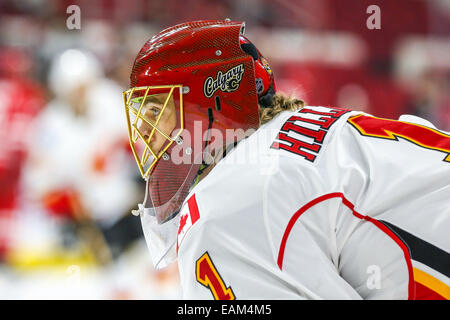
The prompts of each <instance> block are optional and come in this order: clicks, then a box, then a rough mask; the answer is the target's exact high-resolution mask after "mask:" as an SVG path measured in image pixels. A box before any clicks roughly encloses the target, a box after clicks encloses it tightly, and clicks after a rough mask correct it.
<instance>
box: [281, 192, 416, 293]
mask: <svg viewBox="0 0 450 320" xmlns="http://www.w3.org/2000/svg"><path fill="white" fill-rule="evenodd" d="M332 198H341V200H342V203H343V204H344V205H345V206H347V207H348V208H349V209H350V210H352V213H353V215H354V216H355V217H357V218H359V219H363V220H366V221H369V222H371V223H373V224H374V225H375V226H376V227H377V228H378V229H380V230H381V231H383V232H384V233H385V234H386V235H388V236H389V237H390V238H391V239H392V240H394V241H395V243H396V244H397V245H398V246H399V247H400V248H401V249H402V251H403V255H404V257H405V261H406V265H407V267H408V275H409V281H408V299H409V300H413V299H415V287H414V275H413V268H412V264H411V257H410V254H409V250H408V247H407V246H406V245H405V244H404V243H403V241H401V240H400V239H399V238H398V237H397V235H395V234H394V233H393V232H392V231H391V230H390V229H389V228H388V227H386V226H385V225H384V224H382V223H381V222H379V221H377V220H375V219H373V218H371V217H368V216H365V215H362V214H360V213H358V212H356V211H355V210H354V207H355V206H354V205H353V203H351V202H350V201H349V200H348V199H347V198H345V196H344V194H342V193H340V192H334V193H329V194H325V195H323V196H320V197H318V198H316V199H313V200H311V201H310V202H308V203H307V204H305V205H304V206H303V207H301V208H300V209H299V210H297V212H296V213H295V214H294V215H293V216H292V217H291V219H290V220H289V222H288V225H287V227H286V229H285V231H284V234H283V238H282V239H281V244H280V249H279V251H278V260H277V263H278V267H279V268H280V270H283V259H284V250H285V249H286V243H287V240H288V238H289V234H290V232H291V230H292V228H293V227H294V225H295V223H296V222H297V220H298V219H299V218H300V216H301V215H302V214H303V213H304V212H306V211H307V210H309V209H310V208H312V207H313V206H315V205H316V204H319V203H321V202H323V201H326V200H329V199H332Z"/></svg>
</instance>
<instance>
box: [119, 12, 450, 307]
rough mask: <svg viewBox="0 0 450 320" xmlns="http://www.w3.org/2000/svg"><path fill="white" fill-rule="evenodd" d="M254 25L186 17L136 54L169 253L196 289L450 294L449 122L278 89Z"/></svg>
mask: <svg viewBox="0 0 450 320" xmlns="http://www.w3.org/2000/svg"><path fill="white" fill-rule="evenodd" d="M243 33H244V24H243V23H239V22H233V21H228V20H227V21H196V22H191V23H186V24H181V25H177V26H174V27H172V28H169V29H166V30H163V31H162V32H160V33H159V34H157V35H155V36H154V37H153V38H151V39H150V40H149V41H148V42H147V43H146V44H145V45H144V46H143V47H142V49H141V51H140V52H139V54H138V56H137V58H136V61H135V63H134V66H133V69H132V72H131V86H130V89H129V90H127V91H125V92H124V103H125V109H126V111H127V124H128V130H129V137H130V145H131V148H132V151H133V153H134V155H135V157H136V161H137V164H138V167H139V170H140V172H141V174H142V176H143V178H144V179H145V180H146V181H147V189H146V191H147V192H146V197H145V199H144V201H143V203H142V204H139V209H138V210H136V211H134V213H135V214H136V215H137V214H139V215H140V218H141V221H142V226H143V230H144V234H145V237H146V240H147V244H148V247H149V249H150V252H151V255H152V259H153V262H154V264H155V267H156V268H162V267H165V266H167V265H169V264H170V263H171V262H173V261H175V259H178V266H179V270H180V277H181V284H182V287H183V297H184V298H187V299H448V298H450V289H449V285H450V280H449V276H450V259H449V257H450V255H449V251H450V241H449V240H450V236H449V233H448V230H449V228H450V135H449V134H448V133H446V132H442V131H439V130H438V129H436V128H435V127H434V126H433V125H432V124H431V123H429V122H427V121H426V120H423V119H421V118H417V117H414V116H405V117H401V118H400V119H399V120H389V119H382V118H377V117H374V116H372V115H369V114H365V113H362V112H358V111H351V110H348V109H342V108H333V107H313V106H305V105H304V103H303V101H301V100H299V99H296V98H292V97H285V96H283V95H281V94H279V93H276V87H275V82H274V77H273V74H272V70H271V69H270V66H269V64H268V63H267V61H266V60H265V59H264V57H263V56H262V55H261V53H260V52H259V51H258V50H257V49H256V47H255V46H254V45H253V44H252V43H251V42H250V41H249V40H248V39H246V38H245V37H244V36H243ZM386 103H389V102H388V101H387V102H386Z"/></svg>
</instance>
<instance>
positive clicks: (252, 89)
mask: <svg viewBox="0 0 450 320" xmlns="http://www.w3.org/2000/svg"><path fill="white" fill-rule="evenodd" d="M243 28H244V23H242V22H232V21H196V22H189V23H184V24H179V25H176V26H174V27H171V28H168V29H165V30H163V31H161V32H160V33H158V34H157V35H155V36H154V37H153V38H151V39H150V40H149V41H148V42H147V43H145V45H144V46H143V47H142V49H141V51H140V52H139V54H138V56H137V58H136V60H135V63H134V66H133V70H132V74H131V79H130V80H131V87H141V86H154V85H173V84H181V85H183V86H184V87H188V88H189V89H188V90H189V92H188V93H187V94H185V95H183V99H184V104H185V108H184V109H185V112H186V113H187V114H186V117H185V120H186V128H187V127H188V122H189V116H188V114H189V108H190V107H193V108H196V109H200V110H202V112H203V113H204V116H205V117H204V120H205V121H207V120H208V111H207V110H208V108H212V109H214V126H215V127H216V128H219V129H233V128H240V129H244V130H246V129H250V128H258V127H259V115H258V95H257V92H256V86H255V69H254V61H253V58H252V57H251V56H249V55H248V54H247V53H246V52H244V51H243V50H242V49H241V46H240V41H239V36H240V35H241V34H242V31H243ZM217 100H219V103H220V110H218V108H217Z"/></svg>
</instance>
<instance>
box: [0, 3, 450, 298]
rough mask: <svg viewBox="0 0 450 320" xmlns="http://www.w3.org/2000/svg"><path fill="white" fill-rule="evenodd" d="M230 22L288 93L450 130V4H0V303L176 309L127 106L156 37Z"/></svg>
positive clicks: (173, 276) (174, 276)
mask: <svg viewBox="0 0 450 320" xmlns="http://www.w3.org/2000/svg"><path fill="white" fill-rule="evenodd" d="M71 5H76V6H78V8H79V20H77V19H76V18H75V17H74V16H73V14H74V13H75V14H76V11H77V9H76V8H75V9H73V7H70V6H71ZM370 5H377V6H378V7H379V9H380V12H379V13H380V16H379V17H380V20H379V21H378V22H379V27H380V28H379V29H370V28H369V27H368V24H367V20H368V19H369V17H370V16H371V15H372V14H373V13H374V12H373V11H371V12H369V13H368V12H367V8H368V7H369V6H370ZM225 18H230V19H232V20H238V21H246V29H247V33H246V35H247V36H248V38H249V39H250V40H251V41H252V42H253V43H255V44H256V46H257V47H258V48H259V50H260V51H261V52H262V53H263V54H264V55H265V56H266V58H267V59H268V60H269V62H270V64H271V67H272V69H273V71H274V74H275V78H276V83H277V88H278V89H279V90H280V91H283V92H285V93H288V94H293V95H296V96H298V97H300V98H303V99H304V100H306V102H307V103H308V104H309V105H325V106H328V105H331V106H333V105H334V106H338V107H345V108H350V109H355V110H363V111H366V112H369V113H371V114H373V115H375V116H379V117H388V118H394V119H396V118H398V117H399V116H400V115H401V114H404V113H408V114H414V115H418V116H421V117H423V118H425V119H427V120H429V121H431V122H432V123H434V124H435V125H436V126H437V127H438V128H440V129H442V130H446V131H450V94H449V93H450V90H449V84H450V77H449V75H450V58H449V57H450V1H449V0H384V1H380V0H371V1H366V0H339V1H337V0H314V1H306V0H244V1H242V0H222V1H218V0H199V1H194V0H127V1H121V0H98V1H89V0H84V1H83V0H80V1H75V0H73V1H66V0H61V1H57V0H48V1H45V0H20V1H17V0H10V1H8V0H0V299H177V298H179V297H180V293H181V291H180V288H179V279H178V271H177V266H176V265H172V266H170V267H169V268H167V269H165V270H162V271H155V270H153V266H152V263H151V259H150V256H149V253H148V251H147V247H146V244H145V241H144V239H143V235H142V230H141V226H140V221H139V219H138V218H136V217H134V216H132V215H131V214H130V211H131V209H133V208H136V204H137V203H138V202H141V201H142V199H143V196H144V193H143V192H144V184H143V182H142V181H141V179H140V176H139V173H138V169H137V167H136V166H135V162H134V158H133V157H132V154H131V152H130V148H129V145H128V140H127V139H128V138H127V131H126V127H125V117H124V112H123V106H122V96H121V92H122V91H123V90H124V89H126V88H127V87H128V78H129V73H130V70H131V66H132V63H133V61H134V58H135V56H136V55H137V52H138V51H139V49H140V48H141V46H142V45H143V44H144V42H145V41H146V40H148V39H150V38H151V36H152V35H154V34H155V33H157V32H159V31H160V30H161V29H163V28H166V27H169V26H172V25H174V24H177V23H182V22H186V21H190V20H200V19H225ZM372 22H374V21H372ZM375 22H376V21H375ZM77 23H79V24H78V25H77ZM74 25H75V28H74V27H73V26H74Z"/></svg>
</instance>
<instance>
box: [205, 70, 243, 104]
mask: <svg viewBox="0 0 450 320" xmlns="http://www.w3.org/2000/svg"><path fill="white" fill-rule="evenodd" d="M244 71H245V68H244V64H243V63H241V64H239V65H237V66H235V67H232V68H230V69H229V70H228V71H227V72H225V73H222V71H218V72H217V75H216V79H214V78H213V77H208V78H206V80H205V83H204V85H203V93H204V95H205V97H207V98H211V97H212V96H213V94H214V93H215V92H216V91H217V90H221V91H222V92H232V91H236V90H237V89H239V85H240V83H241V80H242V75H243V74H244Z"/></svg>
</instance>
